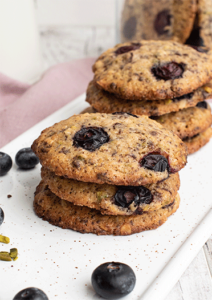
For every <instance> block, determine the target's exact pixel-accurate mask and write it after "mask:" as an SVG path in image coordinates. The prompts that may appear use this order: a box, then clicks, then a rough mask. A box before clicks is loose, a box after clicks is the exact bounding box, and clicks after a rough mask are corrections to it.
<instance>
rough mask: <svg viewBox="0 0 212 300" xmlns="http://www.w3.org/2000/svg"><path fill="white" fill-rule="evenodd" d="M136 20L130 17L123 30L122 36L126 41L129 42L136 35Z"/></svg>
mask: <svg viewBox="0 0 212 300" xmlns="http://www.w3.org/2000/svg"><path fill="white" fill-rule="evenodd" d="M136 26H137V19H136V17H135V16H132V17H130V18H129V19H128V20H127V21H126V23H125V24H124V28H123V35H124V37H125V38H126V39H129V40H131V39H132V38H133V36H134V35H135V33H136Z"/></svg>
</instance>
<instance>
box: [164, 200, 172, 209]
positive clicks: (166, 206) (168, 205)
mask: <svg viewBox="0 0 212 300" xmlns="http://www.w3.org/2000/svg"><path fill="white" fill-rule="evenodd" d="M174 203H175V200H174V201H173V202H172V203H170V204H167V205H165V206H163V207H162V209H166V208H168V207H170V206H173V205H174Z"/></svg>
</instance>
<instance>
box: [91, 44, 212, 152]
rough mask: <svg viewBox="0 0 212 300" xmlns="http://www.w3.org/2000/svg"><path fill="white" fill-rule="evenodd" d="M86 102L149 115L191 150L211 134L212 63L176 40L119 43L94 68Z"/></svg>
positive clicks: (103, 109) (102, 109)
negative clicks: (209, 100)
mask: <svg viewBox="0 0 212 300" xmlns="http://www.w3.org/2000/svg"><path fill="white" fill-rule="evenodd" d="M93 71H94V73H95V76H94V79H93V81H91V82H90V84H89V86H88V88H87V96H86V101H87V102H88V103H90V104H91V106H92V107H93V109H94V110H96V111H98V112H103V113H114V112H128V113H132V114H136V115H147V116H149V117H150V118H153V119H155V120H156V121H157V122H159V123H161V124H162V125H163V126H164V127H166V128H167V129H169V130H172V131H173V132H174V133H175V134H177V135H178V136H179V137H180V138H181V139H182V140H183V141H184V142H185V143H186V145H187V147H188V152H189V154H191V153H193V152H195V151H197V150H198V149H199V148H201V147H202V146H204V145H205V144H206V143H207V142H208V141H209V140H210V138H211V136H212V129H211V127H210V126H211V123H212V115H211V110H210V106H209V105H208V104H207V103H206V102H205V100H206V99H208V98H210V97H211V96H212V83H211V82H210V80H211V77H212V61H211V58H210V56H208V54H207V53H203V52H201V49H200V48H195V49H193V48H192V47H189V46H186V45H182V44H179V43H177V42H172V41H140V42H129V43H124V44H118V45H116V46H115V47H114V48H111V49H109V50H107V51H106V52H104V53H103V54H102V55H101V56H100V57H99V58H98V59H97V61H96V63H95V64H94V66H93Z"/></svg>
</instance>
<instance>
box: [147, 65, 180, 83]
mask: <svg viewBox="0 0 212 300" xmlns="http://www.w3.org/2000/svg"><path fill="white" fill-rule="evenodd" d="M184 70H185V64H184V63H181V64H178V63H176V62H174V61H172V62H169V63H165V64H163V65H158V66H153V67H152V69H151V71H152V73H153V75H154V76H155V77H156V78H157V79H158V80H161V79H163V80H165V81H166V80H170V79H176V78H181V77H182V75H183V72H184Z"/></svg>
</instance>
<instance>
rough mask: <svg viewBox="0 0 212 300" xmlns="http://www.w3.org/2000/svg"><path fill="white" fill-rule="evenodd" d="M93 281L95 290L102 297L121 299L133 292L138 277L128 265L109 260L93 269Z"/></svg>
mask: <svg viewBox="0 0 212 300" xmlns="http://www.w3.org/2000/svg"><path fill="white" fill-rule="evenodd" d="M91 282H92V285H93V288H94V290H95V291H96V293H97V294H98V295H100V296H101V297H103V298H106V299H119V298H121V297H124V296H126V295H128V294H129V293H130V292H132V290H133V289H134V286H135V282H136V278H135V273H134V272H133V270H132V269H131V268H130V267H129V266H128V265H125V264H122V263H119V262H108V263H105V264H102V265H100V266H98V267H97V268H96V269H95V270H94V271H93V274H92V276H91Z"/></svg>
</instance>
